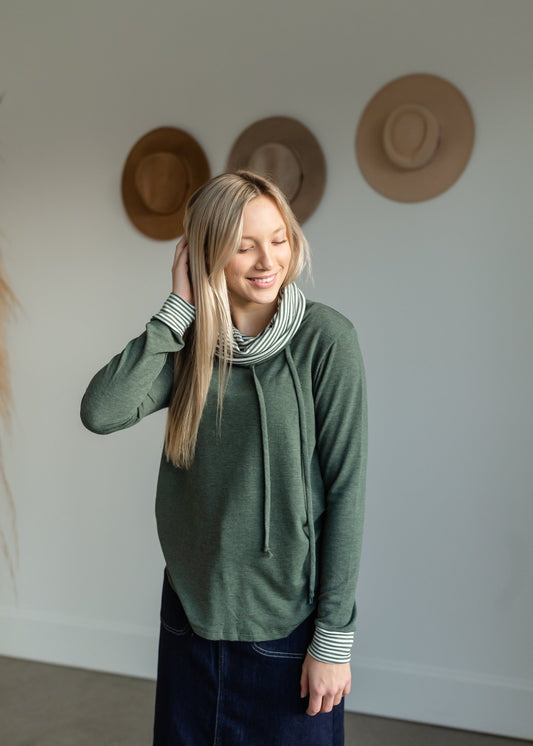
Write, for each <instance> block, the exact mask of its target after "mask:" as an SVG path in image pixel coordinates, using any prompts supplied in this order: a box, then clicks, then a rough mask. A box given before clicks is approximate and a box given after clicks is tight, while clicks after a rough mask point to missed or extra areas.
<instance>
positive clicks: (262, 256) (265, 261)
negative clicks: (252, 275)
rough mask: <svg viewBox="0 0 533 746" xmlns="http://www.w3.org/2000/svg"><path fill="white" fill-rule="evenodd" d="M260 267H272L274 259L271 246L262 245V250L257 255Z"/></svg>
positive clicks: (258, 266)
mask: <svg viewBox="0 0 533 746" xmlns="http://www.w3.org/2000/svg"><path fill="white" fill-rule="evenodd" d="M256 266H257V268H258V269H272V267H273V266H274V261H273V259H272V250H271V248H270V247H269V246H261V251H260V252H259V256H258V257H257V265H256Z"/></svg>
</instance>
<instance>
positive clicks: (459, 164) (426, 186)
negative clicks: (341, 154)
mask: <svg viewBox="0 0 533 746" xmlns="http://www.w3.org/2000/svg"><path fill="white" fill-rule="evenodd" d="M473 145H474V119H473V116H472V112H471V110H470V106H469V105H468V102H467V101H466V99H465V97H464V96H463V94H462V93H461V92H460V91H459V90H458V89H457V88H456V87H455V86H454V85H452V84H451V83H450V82H448V81H447V80H445V79H444V78H439V77H438V76H436V75H428V74H425V73H420V74H416V75H405V76H403V77H401V78H396V79H395V80H392V81H391V82H390V83H388V84H387V85H385V86H384V87H383V88H381V89H380V90H379V91H378V92H377V93H376V94H375V96H374V97H373V98H372V99H371V100H370V101H369V103H368V104H367V106H366V108H365V110H364V111H363V113H362V115H361V118H360V120H359V124H358V127H357V135H356V138H355V150H356V154H357V161H358V163H359V167H360V169H361V171H362V173H363V176H364V177H365V179H366V180H367V182H368V183H369V184H370V186H371V187H373V188H374V189H375V190H376V191H377V192H379V193H380V194H382V195H383V196H385V197H389V199H393V200H396V201H398V202H421V201H423V200H426V199H431V198H432V197H436V196H437V195H438V194H441V193H442V192H444V191H446V189H449V187H451V185H452V184H453V183H454V182H455V181H456V180H457V179H458V178H459V176H460V175H461V173H462V172H463V171H464V169H465V167H466V164H467V163H468V159H469V158H470V154H471V152H472V147H473Z"/></svg>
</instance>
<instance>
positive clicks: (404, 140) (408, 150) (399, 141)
mask: <svg viewBox="0 0 533 746" xmlns="http://www.w3.org/2000/svg"><path fill="white" fill-rule="evenodd" d="M439 141H440V125H439V122H438V120H437V118H436V117H435V115H434V114H433V113H432V112H431V111H430V110H429V109H428V108H427V107H426V106H423V105H422V104H403V105H402V106H397V107H396V108H395V109H393V110H392V111H391V112H390V114H389V115H388V117H387V119H386V121H385V126H384V127H383V148H384V150H385V153H386V154H387V157H388V158H389V160H390V161H391V162H392V163H394V165H395V166H398V167H399V168H402V169H416V168H422V167H423V166H425V165H426V164H427V163H429V161H430V160H431V159H432V158H433V156H434V155H435V153H436V151H437V148H438V147H439Z"/></svg>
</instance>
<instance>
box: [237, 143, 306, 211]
mask: <svg viewBox="0 0 533 746" xmlns="http://www.w3.org/2000/svg"><path fill="white" fill-rule="evenodd" d="M248 168H249V169H250V170H251V171H255V173H258V174H260V175H261V176H264V177H265V178H267V179H270V180H271V181H273V182H274V184H276V185H277V186H278V187H279V188H280V189H281V191H282V192H283V194H284V195H285V196H286V197H287V199H288V200H289V202H292V200H293V199H294V198H295V197H296V195H297V194H298V192H299V191H300V187H301V185H302V168H301V166H300V161H299V160H298V158H297V156H296V154H295V152H294V151H293V149H292V148H290V147H288V146H287V145H284V144H283V143H280V142H267V143H265V144H264V145H261V146H260V147H258V148H256V149H255V150H254V152H253V153H252V154H251V156H250V159H249V161H248Z"/></svg>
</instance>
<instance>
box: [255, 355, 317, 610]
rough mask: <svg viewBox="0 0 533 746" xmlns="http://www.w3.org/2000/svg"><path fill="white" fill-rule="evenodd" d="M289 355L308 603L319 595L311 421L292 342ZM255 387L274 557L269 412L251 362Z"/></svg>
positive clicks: (267, 526) (266, 539)
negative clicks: (306, 549)
mask: <svg viewBox="0 0 533 746" xmlns="http://www.w3.org/2000/svg"><path fill="white" fill-rule="evenodd" d="M285 357H286V359H287V363H288V366H289V370H290V373H291V378H292V382H293V386H294V391H295V393H296V401H297V403H298V424H299V430H300V452H301V460H302V477H303V487H304V497H305V509H306V513H307V516H306V517H307V528H308V534H309V537H308V538H309V565H310V567H309V587H308V603H310V604H312V603H313V601H314V598H315V584H316V537H315V522H314V518H313V492H312V489H311V471H310V464H309V458H308V453H309V450H308V443H307V425H306V417H305V405H304V396H303V392H302V386H301V384H300V378H299V376H298V371H297V370H296V365H295V363H294V360H293V357H292V354H291V351H290V348H289V346H287V347H285ZM250 368H251V371H252V375H253V379H254V384H255V390H256V393H257V400H258V402H259V414H260V421H261V440H262V446H263V475H264V491H265V502H264V516H263V523H264V542H263V553H264V554H265V555H266V556H267V557H272V556H273V554H272V551H271V549H270V512H271V489H270V449H269V446H268V426H267V413H266V406H265V397H264V395H263V389H262V387H261V383H260V382H259V379H258V377H257V374H256V372H255V366H254V365H251V366H250Z"/></svg>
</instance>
